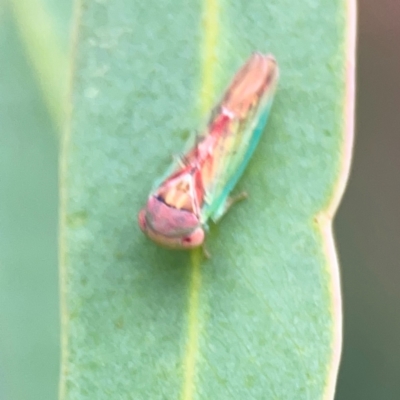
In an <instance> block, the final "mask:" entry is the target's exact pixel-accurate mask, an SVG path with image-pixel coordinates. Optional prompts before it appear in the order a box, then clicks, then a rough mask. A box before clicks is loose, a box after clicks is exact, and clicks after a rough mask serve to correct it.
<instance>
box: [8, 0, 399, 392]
mask: <svg viewBox="0 0 400 400" xmlns="http://www.w3.org/2000/svg"><path fill="white" fill-rule="evenodd" d="M71 9H72V6H71V0H29V1H28V0H10V1H8V2H7V1H3V2H1V1H0V400H3V399H4V400H53V399H54V400H55V399H57V391H58V388H57V385H58V376H59V351H60V345H59V299H58V271H57V229H58V228H57V223H58V215H57V209H58V188H57V179H58V177H57V174H58V171H57V170H58V161H57V158H58V145H59V135H58V133H57V132H58V124H59V110H58V109H57V107H56V106H55V104H58V103H57V102H58V101H59V98H58V97H57V96H58V95H57V91H52V87H53V86H54V85H57V84H61V83H62V82H64V78H65V62H64V61H65V59H64V58H63V57H64V55H65V54H67V50H68V41H69V30H70V23H71V15H72V11H71ZM358 14H359V21H358V56H357V58H358V66H357V75H358V76H357V114H356V124H357V126H356V146H355V151H354V160H353V167H352V174H351V177H350V181H349V185H348V188H347V191H346V194H345V196H344V199H343V202H342V204H341V206H340V209H339V212H338V215H337V218H336V222H335V228H336V239H337V246H338V250H339V257H340V261H341V273H342V285H343V296H344V316H345V320H344V349H343V358H342V364H341V369H340V375H339V382H338V389H337V394H336V400H358V399H363V400H378V399H379V400H392V399H393V400H395V399H400V312H399V311H400V290H399V283H400V268H399V267H400V213H399V206H400V180H399V172H400V45H399V38H400V1H399V0H380V1H376V0H359V10H358ZM50 31H51V32H56V37H54V34H53V35H47V34H46V32H50ZM32 49H33V50H34V52H33V53H32ZM39 50H40V51H39ZM48 53H52V54H58V59H57V60H56V61H55V63H54V65H53V66H52V71H53V72H52V74H50V75H52V76H51V79H50V82H49V81H48V80H46V79H44V78H43V76H41V75H40V73H39V71H41V70H42V69H41V67H42V66H41V64H40V63H41V62H42V61H43V60H46V54H48ZM34 54H36V55H39V57H36V58H35V56H34ZM56 58H57V57H56ZM49 110H50V111H49ZM310 400H312V399H310Z"/></svg>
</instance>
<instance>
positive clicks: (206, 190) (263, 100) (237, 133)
mask: <svg viewBox="0 0 400 400" xmlns="http://www.w3.org/2000/svg"><path fill="white" fill-rule="evenodd" d="M277 79H278V67H277V64H276V61H275V59H274V58H273V57H272V56H271V55H263V54H260V53H254V54H253V55H252V56H251V57H250V58H249V60H248V61H247V62H246V63H245V64H244V66H243V67H242V68H241V69H240V70H239V71H238V72H237V73H236V75H235V76H234V78H233V80H232V82H231V84H230V86H229V87H228V89H227V90H226V92H225V94H224V96H223V98H222V100H221V101H220V102H219V104H218V105H217V106H216V107H215V108H214V110H213V112H212V113H211V117H210V120H209V123H208V124H207V127H206V129H204V131H203V132H202V133H201V134H200V135H199V136H197V137H196V140H195V142H194V143H193V144H192V146H191V148H190V150H188V151H187V152H186V154H185V155H184V156H183V157H181V158H180V159H179V161H178V162H175V163H174V164H173V165H172V166H171V167H170V169H169V170H168V173H167V174H166V177H165V178H163V179H162V181H161V184H159V185H158V186H157V187H156V188H155V190H154V191H152V193H151V194H150V196H149V198H148V201H147V204H146V206H145V207H144V208H143V209H142V210H141V211H140V213H139V216H138V220H139V226H140V228H141V230H142V231H143V232H144V233H145V234H146V235H147V236H148V237H149V238H150V239H152V240H153V241H155V242H156V243H158V244H161V245H163V246H167V247H171V248H178V249H189V248H193V247H197V246H200V245H202V244H203V241H204V238H205V229H207V222H208V220H209V219H212V220H213V221H214V222H216V221H218V220H219V219H220V218H221V216H222V215H223V214H224V213H225V211H226V210H227V208H228V207H229V205H230V204H231V201H230V199H229V194H230V192H231V190H232V189H233V188H234V186H235V184H236V182H237V181H238V180H239V178H240V176H241V175H242V173H243V170H244V168H245V167H246V165H247V163H248V161H249V160H250V157H251V155H252V153H253V151H254V149H255V147H256V145H257V143H258V141H259V138H260V136H261V133H262V131H263V130H264V127H265V124H266V121H267V118H268V114H269V110H270V108H271V105H272V99H273V94H274V91H275V86H276V83H277Z"/></svg>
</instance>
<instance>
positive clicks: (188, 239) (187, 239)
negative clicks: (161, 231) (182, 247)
mask: <svg viewBox="0 0 400 400" xmlns="http://www.w3.org/2000/svg"><path fill="white" fill-rule="evenodd" d="M191 241H192V239H191V238H190V237H185V238H183V239H182V242H183V243H191Z"/></svg>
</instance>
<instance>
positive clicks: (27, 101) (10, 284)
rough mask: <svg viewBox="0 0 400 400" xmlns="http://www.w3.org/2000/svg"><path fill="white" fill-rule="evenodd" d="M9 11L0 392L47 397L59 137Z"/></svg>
mask: <svg viewBox="0 0 400 400" xmlns="http://www.w3.org/2000/svg"><path fill="white" fill-rule="evenodd" d="M3 11H4V14H3V13H2V12H3ZM8 11H9V10H8V9H4V10H2V9H1V6H0V71H1V72H0V293H1V296H0V324H1V334H0V371H1V372H0V374H1V378H0V398H1V399H7V400H38V399H43V400H46V399H54V398H56V396H57V380H58V376H59V358H60V357H59V351H60V345H59V302H58V274H57V213H58V212H57V204H58V195H57V150H58V143H57V140H56V136H55V133H56V132H55V129H54V126H53V124H52V121H51V119H50V118H49V115H48V111H47V108H46V105H45V104H44V102H43V101H42V99H41V93H40V90H39V87H38V85H37V82H36V79H35V74H34V73H33V71H32V69H31V66H30V63H29V60H27V57H26V54H25V51H24V48H23V45H22V43H21V40H20V38H19V37H18V34H17V28H16V26H15V22H14V21H12V16H11V13H10V12H8Z"/></svg>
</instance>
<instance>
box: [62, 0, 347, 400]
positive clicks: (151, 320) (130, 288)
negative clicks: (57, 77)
mask: <svg viewBox="0 0 400 400" xmlns="http://www.w3.org/2000/svg"><path fill="white" fill-rule="evenodd" d="M79 11H80V12H79V13H78V14H79V15H80V16H79V19H78V21H77V35H76V49H75V61H74V64H75V70H74V79H73V82H72V91H71V92H72V94H71V114H70V118H69V126H68V129H67V131H66V133H65V136H64V146H63V155H62V157H63V159H62V176H61V184H62V209H61V213H62V215H61V268H62V269H61V272H62V293H63V339H64V340H63V365H62V368H63V374H62V382H61V398H62V399H63V400H66V399H84V398H90V399H92V398H95V399H109V398H120V399H132V398H133V399H135V400H136V399H144V400H147V399H168V400H170V399H182V400H191V399H232V398H235V399H246V398H249V399H250V398H251V399H322V398H325V399H332V398H333V392H334V385H335V380H336V374H337V368H338V361H339V355H340V346H341V308H340V307H341V306H340V290H339V277H338V265H337V260H336V255H335V250H334V244H333V239H332V233H331V220H332V216H333V213H334V211H335V209H336V207H337V204H338V201H339V199H340V196H341V194H342V191H343V188H344V184H345V181H346V177H347V174H348V168H349V162H350V149H351V142H352V121H353V83H354V79H353V73H354V70H353V69H354V64H353V61H354V35H355V33H354V19H355V10H354V3H353V2H352V1H350V2H344V1H328V0H319V1H317V0H309V1H307V2H297V3H293V2H292V1H289V0H283V1H279V2H273V1H270V2H255V1H254V2H249V1H245V0H242V1H218V0H205V1H204V2H203V3H200V2H187V1H183V0H178V1H175V2H163V1H152V2H151V3H148V2H140V1H137V0H136V1H130V2H128V1H117V2H111V3H107V2H103V1H98V2H89V1H84V2H82V4H80V9H79ZM254 50H259V51H262V52H271V53H273V54H274V55H275V56H276V58H277V60H278V63H279V65H280V69H281V80H280V85H279V88H278V92H277V96H276V101H275V104H274V107H273V110H272V115H271V118H270V121H269V124H268V127H267V129H266V131H265V134H264V136H263V138H262V140H261V143H260V145H259V147H258V149H257V151H256V154H255V155H254V158H253V160H252V161H251V163H250V165H249V167H248V169H247V170H246V173H245V174H244V176H243V179H242V180H241V181H240V183H239V185H238V186H239V187H238V188H237V190H238V191H240V190H243V189H245V190H246V191H248V192H249V193H250V199H249V200H248V201H247V202H244V203H242V204H240V205H237V206H236V207H234V209H232V211H230V213H229V214H228V215H227V216H226V217H225V218H224V219H223V221H221V223H220V224H219V225H217V226H212V227H211V231H210V233H209V235H208V239H207V245H208V248H209V250H210V252H211V254H212V258H211V259H210V260H205V259H203V258H202V256H201V252H200V251H198V250H196V251H192V252H190V253H184V252H178V251H170V250H166V249H162V248H159V247H157V246H156V245H155V244H154V243H151V242H150V241H149V240H148V239H146V238H145V237H144V236H143V235H142V234H141V232H140V231H139V228H138V227H137V224H136V215H137V213H138V211H139V210H140V208H141V207H142V206H143V205H144V203H145V201H146V198H147V195H148V192H149V190H150V187H151V182H152V181H153V180H154V179H155V178H157V177H158V176H159V175H160V174H161V173H163V171H164V169H165V167H166V166H167V165H168V164H169V160H170V157H171V155H174V154H177V153H179V152H180V151H181V149H182V145H183V142H184V137H185V136H186V135H187V132H188V131H189V130H195V129H196V128H198V127H199V126H201V123H202V121H204V119H205V118H206V115H207V113H208V110H209V109H210V107H211V105H212V103H213V102H214V101H215V100H216V99H218V96H219V95H220V93H221V90H222V89H223V88H224V87H225V86H226V85H227V83H228V82H229V79H230V77H231V76H232V75H233V73H234V72H235V71H236V69H237V68H238V67H239V66H240V65H241V64H242V63H243V62H244V61H245V60H246V58H247V57H248V56H249V54H250V53H251V52H252V51H254Z"/></svg>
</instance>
